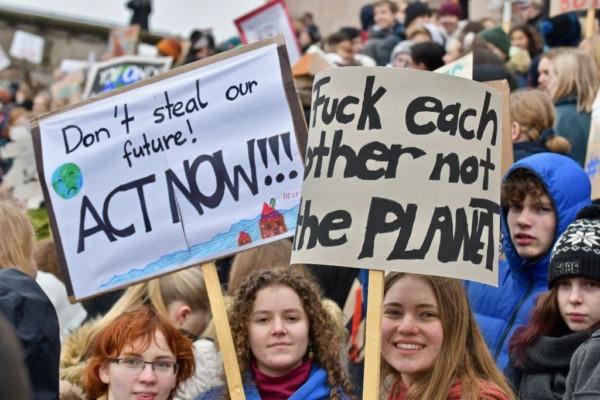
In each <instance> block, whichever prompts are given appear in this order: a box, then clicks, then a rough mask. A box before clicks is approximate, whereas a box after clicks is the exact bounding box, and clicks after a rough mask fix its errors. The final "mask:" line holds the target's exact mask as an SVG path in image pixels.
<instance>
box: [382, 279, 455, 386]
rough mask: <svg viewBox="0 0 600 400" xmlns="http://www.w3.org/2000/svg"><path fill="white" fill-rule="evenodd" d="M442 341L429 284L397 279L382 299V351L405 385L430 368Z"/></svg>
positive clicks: (434, 301) (442, 337)
mask: <svg viewBox="0 0 600 400" xmlns="http://www.w3.org/2000/svg"><path fill="white" fill-rule="evenodd" d="M443 340H444V332H443V329H442V322H441V320H440V317H439V311H438V303H437V300H436V298H435V295H434V293H433V289H432V288H431V286H430V285H429V284H428V283H427V282H426V281H425V280H423V279H421V278H419V277H415V276H411V275H406V276H403V277H402V278H400V279H398V281H397V282H396V283H394V284H393V285H392V286H391V287H390V288H389V290H388V291H387V292H386V294H385V296H384V299H383V321H382V327H381V354H382V356H383V358H384V359H385V361H386V362H387V363H388V364H389V365H390V366H391V367H392V368H394V369H395V370H396V371H397V372H398V373H399V374H400V376H401V378H402V381H403V383H404V384H405V385H406V386H407V387H410V386H411V384H412V383H413V382H415V381H416V380H418V379H419V377H421V376H422V375H423V374H425V373H426V372H427V371H429V370H430V369H431V368H433V365H434V364H435V361H436V359H437V357H438V355H439V354H440V349H441V347H442V343H443Z"/></svg>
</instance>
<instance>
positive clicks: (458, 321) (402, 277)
mask: <svg viewBox="0 0 600 400" xmlns="http://www.w3.org/2000/svg"><path fill="white" fill-rule="evenodd" d="M381 354H382V360H381V364H382V373H381V382H382V390H381V392H382V395H383V397H382V398H385V399H389V400H417V399H428V400H446V399H448V400H459V399H460V400H508V399H513V398H514V397H513V396H512V392H511V390H510V388H509V386H508V384H507V383H506V382H505V381H504V377H503V376H502V374H501V373H500V371H498V369H497V368H496V365H495V364H494V361H493V360H492V356H491V355H490V353H489V351H488V349H487V346H486V344H485V342H484V341H483V337H482V336H481V334H480V332H479V328H478V327H477V323H476V322H475V319H474V317H473V314H472V312H471V309H470V308H469V302H468V300H467V296H466V294H465V291H464V288H463V285H462V284H461V283H460V282H459V281H458V280H456V279H450V278H441V277H436V276H425V275H416V274H406V273H391V274H389V275H388V276H386V278H385V282H384V299H383V320H382V328H381Z"/></svg>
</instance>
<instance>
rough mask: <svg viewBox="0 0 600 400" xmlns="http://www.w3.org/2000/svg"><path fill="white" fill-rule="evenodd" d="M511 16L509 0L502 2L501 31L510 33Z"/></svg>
mask: <svg viewBox="0 0 600 400" xmlns="http://www.w3.org/2000/svg"><path fill="white" fill-rule="evenodd" d="M511 15H512V5H511V2H510V0H504V9H503V12H502V29H503V30H504V32H506V33H508V32H509V31H510V18H511Z"/></svg>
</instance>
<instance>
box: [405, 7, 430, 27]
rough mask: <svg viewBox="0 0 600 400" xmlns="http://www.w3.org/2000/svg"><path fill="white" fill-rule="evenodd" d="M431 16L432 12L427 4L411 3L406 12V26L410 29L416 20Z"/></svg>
mask: <svg viewBox="0 0 600 400" xmlns="http://www.w3.org/2000/svg"><path fill="white" fill-rule="evenodd" d="M430 16H431V10H430V9H429V6H428V5H427V4H425V3H421V2H416V3H410V4H409V5H408V6H407V7H406V10H404V26H405V27H407V28H408V27H409V26H410V24H411V22H413V21H414V20H415V19H417V18H419V17H430Z"/></svg>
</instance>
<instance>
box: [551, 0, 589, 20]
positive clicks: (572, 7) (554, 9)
mask: <svg viewBox="0 0 600 400" xmlns="http://www.w3.org/2000/svg"><path fill="white" fill-rule="evenodd" d="M599 7H600V0H551V1H550V16H551V17H553V16H555V15H558V14H563V13H566V12H569V11H580V10H587V9H590V8H599Z"/></svg>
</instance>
